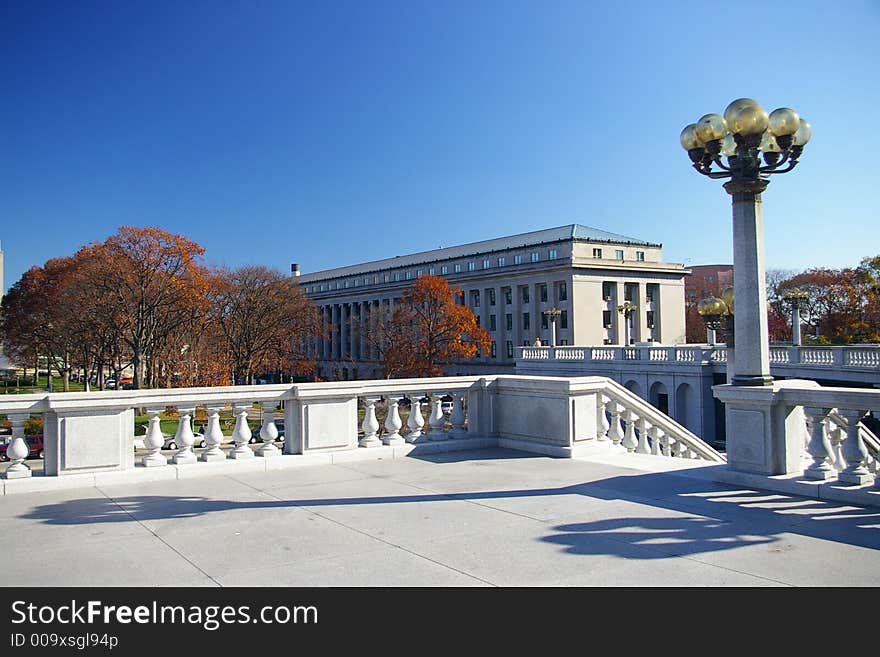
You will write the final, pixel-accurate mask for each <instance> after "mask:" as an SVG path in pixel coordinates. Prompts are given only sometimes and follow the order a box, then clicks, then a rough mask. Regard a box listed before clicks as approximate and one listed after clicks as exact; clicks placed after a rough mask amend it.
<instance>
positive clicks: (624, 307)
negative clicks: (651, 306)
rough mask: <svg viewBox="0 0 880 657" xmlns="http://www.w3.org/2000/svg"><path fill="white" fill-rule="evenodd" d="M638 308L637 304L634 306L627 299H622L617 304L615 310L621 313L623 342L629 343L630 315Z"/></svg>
mask: <svg viewBox="0 0 880 657" xmlns="http://www.w3.org/2000/svg"><path fill="white" fill-rule="evenodd" d="M638 309H639V307H638V306H634V305H633V304H631V303H630V302H629V301H624V302H623V303H622V304H620V305H619V306H617V312H619V313H620V314H622V315H623V328H624V332H625V337H624V343H625V344H629V333H630V325H629V324H630V317H631V316H632V314H633V313H634V312H635V311H637V310H638Z"/></svg>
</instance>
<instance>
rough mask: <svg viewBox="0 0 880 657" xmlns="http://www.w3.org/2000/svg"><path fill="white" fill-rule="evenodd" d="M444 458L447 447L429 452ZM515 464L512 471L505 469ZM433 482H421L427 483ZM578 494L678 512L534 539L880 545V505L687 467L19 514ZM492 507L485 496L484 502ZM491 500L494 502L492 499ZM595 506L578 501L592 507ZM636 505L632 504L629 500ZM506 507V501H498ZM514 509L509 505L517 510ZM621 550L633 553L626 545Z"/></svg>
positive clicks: (66, 518) (159, 516) (660, 549)
mask: <svg viewBox="0 0 880 657" xmlns="http://www.w3.org/2000/svg"><path fill="white" fill-rule="evenodd" d="M441 457H442V458H448V457H449V455H448V454H444V455H431V456H430V457H428V458H430V459H431V460H434V459H435V458H437V459H440V458H441ZM515 476H516V473H512V472H511V477H515ZM429 485H430V484H424V483H423V484H420V486H429ZM573 494H574V495H581V496H584V498H585V500H593V501H596V500H605V501H628V502H632V503H634V504H638V505H645V506H647V507H654V508H655V509H666V510H669V511H674V512H678V513H683V514H690V515H687V516H681V517H657V516H651V517H648V516H639V515H629V516H626V517H619V518H611V519H608V518H606V519H601V520H595V521H587V522H577V521H576V520H574V517H576V515H577V511H574V512H573V511H572V509H571V508H570V507H569V508H568V509H567V510H566V512H565V514H560V515H564V516H565V517H566V519H567V520H570V521H569V522H566V523H564V524H561V525H557V526H554V527H553V528H552V530H553V531H554V532H557V533H555V534H552V535H548V536H545V537H543V538H542V539H541V540H544V541H547V542H550V543H555V544H558V545H562V546H567V547H566V549H567V550H568V551H569V552H571V553H574V554H597V553H606V554H607V553H609V552H613V551H614V549H613V547H612V546H613V545H614V544H613V543H609V541H607V540H604V541H603V540H595V539H597V538H604V539H613V540H614V541H616V542H617V544H618V545H619V544H620V543H621V542H622V543H628V544H631V545H632V544H634V545H642V546H646V547H651V546H652V544H653V545H654V546H655V547H657V549H656V550H654V551H653V552H652V554H656V557H655V556H652V554H648V552H649V551H645V554H641V555H640V556H639V557H637V558H657V557H662V556H668V555H669V554H670V552H671V553H674V554H696V553H700V552H715V551H719V550H728V549H731V548H735V547H739V546H744V545H751V544H760V543H772V542H774V541H776V540H778V538H777V537H776V536H777V535H778V534H780V533H783V532H785V533H793V534H801V535H805V536H813V537H817V538H823V539H826V540H831V541H837V542H841V543H846V544H850V545H856V546H861V547H867V548H872V549H880V532H878V531H877V529H878V528H880V510H877V509H869V508H863V507H852V506H845V505H841V504H835V503H830V502H824V501H821V500H814V499H810V498H801V497H798V496H794V495H784V494H778V493H772V492H769V491H760V490H750V489H743V488H741V487H737V486H734V485H721V484H718V483H716V482H711V481H705V480H702V479H699V478H694V477H683V476H678V475H672V474H669V473H647V474H644V473H639V474H632V475H624V476H615V477H606V478H600V479H596V480H594V481H586V482H582V483H576V484H571V485H563V486H556V487H536V488H518V489H512V490H491V491H472V492H449V493H442V492H431V491H428V492H425V493H417V494H412V495H387V496H386V495H379V496H357V497H335V498H331V497H327V498H319V499H308V498H307V497H303V498H301V499H287V500H280V499H275V500H252V501H240V500H234V499H225V500H218V499H211V498H207V497H200V496H192V495H187V496H174V495H136V496H122V497H113V496H110V497H104V498H84V499H73V500H69V501H65V502H60V503H53V504H44V505H39V506H36V507H34V508H33V509H32V510H30V511H28V512H26V513H23V514H21V515H20V516H19V517H20V518H22V519H28V520H37V521H40V522H43V523H46V524H49V525H78V524H90V523H106V522H136V521H144V520H166V519H180V520H184V521H185V520H186V519H188V518H194V517H198V516H204V515H207V514H211V513H217V512H223V511H230V510H241V509H273V508H304V509H305V510H308V508H317V507H330V506H345V505H389V504H391V505H393V504H407V503H416V502H442V501H453V500H455V501H468V502H474V503H477V504H479V503H481V502H491V501H492V500H505V499H516V498H537V497H544V496H564V495H573ZM486 506H488V507H491V504H486ZM491 508H496V509H497V507H491ZM595 508H596V507H595V506H589V507H585V508H584V512H585V513H590V512H591V510H592V509H595ZM634 509H635V507H634ZM497 510H499V512H505V511H504V510H503V509H497ZM514 512H515V511H514ZM627 556H631V555H629V554H627Z"/></svg>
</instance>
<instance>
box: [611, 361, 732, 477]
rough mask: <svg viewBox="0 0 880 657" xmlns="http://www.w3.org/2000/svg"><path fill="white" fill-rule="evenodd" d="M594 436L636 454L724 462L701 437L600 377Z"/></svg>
mask: <svg viewBox="0 0 880 657" xmlns="http://www.w3.org/2000/svg"><path fill="white" fill-rule="evenodd" d="M604 381H606V382H607V383H604V385H603V387H602V391H601V392H600V393H599V401H600V413H599V431H598V432H597V437H596V440H597V441H599V442H602V441H606V440H607V441H610V442H611V443H612V445H613V446H615V447H621V448H623V449H625V450H626V451H627V452H635V453H637V454H654V455H658V456H661V455H662V456H669V457H680V458H689V459H703V460H706V461H714V462H724V461H725V459H724V457H723V456H722V455H721V454H719V453H718V452H717V451H716V450H715V449H714V448H712V447H711V446H709V445H708V444H707V443H705V442H704V441H703V440H702V439H701V438H699V437H698V436H696V435H694V434H693V433H691V432H690V431H688V430H687V429H686V428H685V427H683V426H682V425H680V424H679V423H678V422H676V421H675V420H673V419H672V418H670V417H669V416H668V415H666V414H665V413H663V412H661V411H659V410H658V409H656V408H654V407H653V406H652V405H651V404H649V403H648V402H646V401H644V400H643V399H642V398H641V397H637V396H635V395H633V394H632V393H631V392H630V391H629V390H627V389H626V388H624V387H623V386H621V385H620V384H618V383H616V382H614V381H611V380H609V379H604Z"/></svg>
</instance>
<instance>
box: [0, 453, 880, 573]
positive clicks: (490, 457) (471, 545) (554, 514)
mask: <svg viewBox="0 0 880 657" xmlns="http://www.w3.org/2000/svg"><path fill="white" fill-rule="evenodd" d="M655 462H656V461H655ZM633 463H636V462H635V461H634V462H633ZM0 523H2V527H3V531H2V533H0V553H2V554H3V555H4V563H5V567H4V568H3V569H2V570H0V585H2V586H53V587H61V586H212V587H213V586H320V587H324V586H380V587H386V586H397V587H405V586H443V587H449V586H713V587H714V586H747V587H752V586H755V587H757V586H878V585H880V531H878V529H880V508H876V507H875V508H869V507H859V506H853V505H847V504H842V503H835V502H828V501H822V500H816V499H809V498H805V497H798V496H794V495H787V494H783V493H774V492H769V491H761V490H752V489H749V488H746V487H743V486H739V485H733V484H722V483H717V482H713V481H710V480H708V479H706V478H704V477H701V476H700V472H699V468H696V469H690V470H681V471H674V470H673V471H669V472H656V471H647V470H645V469H638V468H637V467H622V466H621V465H620V464H619V463H613V462H601V461H598V462H597V461H595V460H587V459H559V458H550V457H542V456H535V455H533V454H526V453H523V452H518V451H514V450H507V449H495V448H493V449H485V450H477V451H468V452H450V453H445V454H435V455H430V456H424V457H414V456H408V457H402V458H394V459H379V460H363V461H354V462H351V463H341V464H334V465H316V466H305V467H298V468H293V469H288V470H279V471H273V472H249V473H238V474H235V475H228V474H227V475H216V476H213V475H212V476H207V477H201V478H192V479H180V480H170V481H155V482H150V483H138V484H122V485H106V486H99V487H91V488H77V489H70V490H57V491H47V492H35V493H22V494H16V495H6V496H4V497H2V498H0Z"/></svg>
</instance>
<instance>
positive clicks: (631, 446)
mask: <svg viewBox="0 0 880 657" xmlns="http://www.w3.org/2000/svg"><path fill="white" fill-rule="evenodd" d="M625 413H626V417H625V418H624V419H625V420H626V435H625V436H624V437H623V443H622V444H623V446H624V447H626V451H627V452H634V451H635V449H636V447H638V445H639V441H638V440H637V439H636V420H637V419H638V416H637V415H636V414H635V412H634V411H632V410H631V409H626V411H625Z"/></svg>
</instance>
